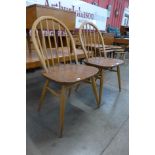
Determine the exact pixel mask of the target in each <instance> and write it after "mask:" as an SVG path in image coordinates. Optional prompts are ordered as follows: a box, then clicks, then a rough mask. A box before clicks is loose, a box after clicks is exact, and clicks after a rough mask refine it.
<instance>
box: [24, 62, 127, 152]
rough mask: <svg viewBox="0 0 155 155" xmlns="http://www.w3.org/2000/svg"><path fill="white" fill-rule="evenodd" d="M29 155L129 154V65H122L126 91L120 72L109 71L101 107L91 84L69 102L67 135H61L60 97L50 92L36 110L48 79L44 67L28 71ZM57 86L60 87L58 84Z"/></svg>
mask: <svg viewBox="0 0 155 155" xmlns="http://www.w3.org/2000/svg"><path fill="white" fill-rule="evenodd" d="M26 75H27V108H26V114H27V116H26V118H27V120H26V126H27V130H26V131H27V155H128V154H129V65H128V62H126V64H124V65H122V66H121V82H122V91H121V92H119V90H118V84H117V76H116V73H113V72H109V71H107V72H106V74H105V82H104V92H103V100H102V104H101V107H100V108H99V109H96V103H95V99H94V96H93V93H92V89H91V87H90V85H88V84H83V85H81V86H80V88H79V89H78V91H77V92H76V91H73V93H72V95H71V96H70V98H69V99H68V101H67V104H66V112H65V128H64V137H63V138H58V133H57V131H58V125H59V124H58V120H59V104H58V103H59V100H58V98H57V97H54V96H51V94H49V93H48V94H47V96H46V99H45V105H44V106H43V108H42V110H41V111H40V112H37V111H36V108H37V104H38V102H39V96H40V93H41V88H42V86H43V84H44V81H45V79H44V78H43V77H42V76H41V75H40V70H37V71H35V72H32V73H27V74H26ZM56 87H57V86H56Z"/></svg>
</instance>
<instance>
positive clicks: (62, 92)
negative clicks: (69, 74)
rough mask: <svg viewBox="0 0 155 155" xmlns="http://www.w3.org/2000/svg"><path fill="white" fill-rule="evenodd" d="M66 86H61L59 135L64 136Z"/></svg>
mask: <svg viewBox="0 0 155 155" xmlns="http://www.w3.org/2000/svg"><path fill="white" fill-rule="evenodd" d="M65 90H66V89H65V86H62V88H61V95H60V133H59V137H60V138H61V137H62V136H63V129H64V114H65Z"/></svg>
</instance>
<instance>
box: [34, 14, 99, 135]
mask: <svg viewBox="0 0 155 155" xmlns="http://www.w3.org/2000/svg"><path fill="white" fill-rule="evenodd" d="M56 31H57V32H58V36H57V35H56ZM62 37H63V38H62ZM52 38H53V39H54V43H52V41H51V39H52ZM58 38H59V41H60V42H58ZM63 39H65V41H64V40H63ZM32 41H33V44H34V47H35V49H36V52H37V55H38V57H39V60H40V62H41V64H42V67H43V69H44V71H43V73H42V75H43V76H44V77H45V78H46V82H45V84H44V86H43V90H42V94H41V98H40V103H39V106H38V111H39V110H40V109H41V107H42V105H43V100H44V98H45V94H46V92H47V91H49V92H51V93H52V94H53V95H56V96H58V97H59V98H60V125H59V126H60V131H59V136H60V137H62V135H63V128H64V112H65V101H66V99H67V97H66V96H67V95H66V92H70V89H71V87H73V86H76V85H77V84H79V83H80V82H81V81H84V80H90V81H91V84H92V88H93V92H94V95H95V99H96V103H97V106H99V98H98V94H97V88H96V81H95V77H94V76H95V75H96V74H97V73H98V69H97V68H95V67H92V66H86V65H80V64H78V59H77V55H76V48H75V43H74V40H73V37H72V35H71V33H70V31H69V30H68V28H67V27H66V26H65V24H63V23H62V22H61V21H60V20H58V19H56V18H54V17H52V16H42V17H39V18H38V19H37V20H36V21H35V22H34V23H33V26H32ZM58 43H59V44H58ZM60 56H61V58H62V59H63V61H60V59H59V57H60ZM50 82H56V83H58V84H59V85H60V86H61V89H60V90H59V91H56V90H55V89H52V88H51V85H49V83H50Z"/></svg>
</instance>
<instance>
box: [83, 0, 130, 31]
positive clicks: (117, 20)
mask: <svg viewBox="0 0 155 155" xmlns="http://www.w3.org/2000/svg"><path fill="white" fill-rule="evenodd" d="M83 1H85V2H87V3H92V2H96V3H97V4H98V6H100V7H102V8H105V9H107V6H108V5H111V6H112V8H111V13H110V17H109V18H108V19H107V25H110V26H112V27H117V28H119V29H120V27H121V23H122V18H123V13H124V9H125V8H128V6H129V0H83ZM116 10H118V16H116V15H115V11H116Z"/></svg>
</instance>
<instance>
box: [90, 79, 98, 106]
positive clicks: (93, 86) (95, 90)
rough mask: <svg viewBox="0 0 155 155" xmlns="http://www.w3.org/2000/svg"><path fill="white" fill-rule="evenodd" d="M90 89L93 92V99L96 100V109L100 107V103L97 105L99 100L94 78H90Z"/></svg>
mask: <svg viewBox="0 0 155 155" xmlns="http://www.w3.org/2000/svg"><path fill="white" fill-rule="evenodd" d="M91 84H92V88H93V92H94V94H95V98H96V103H97V107H98V108H99V107H100V103H99V98H98V94H97V87H96V81H95V77H92V82H91Z"/></svg>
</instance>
